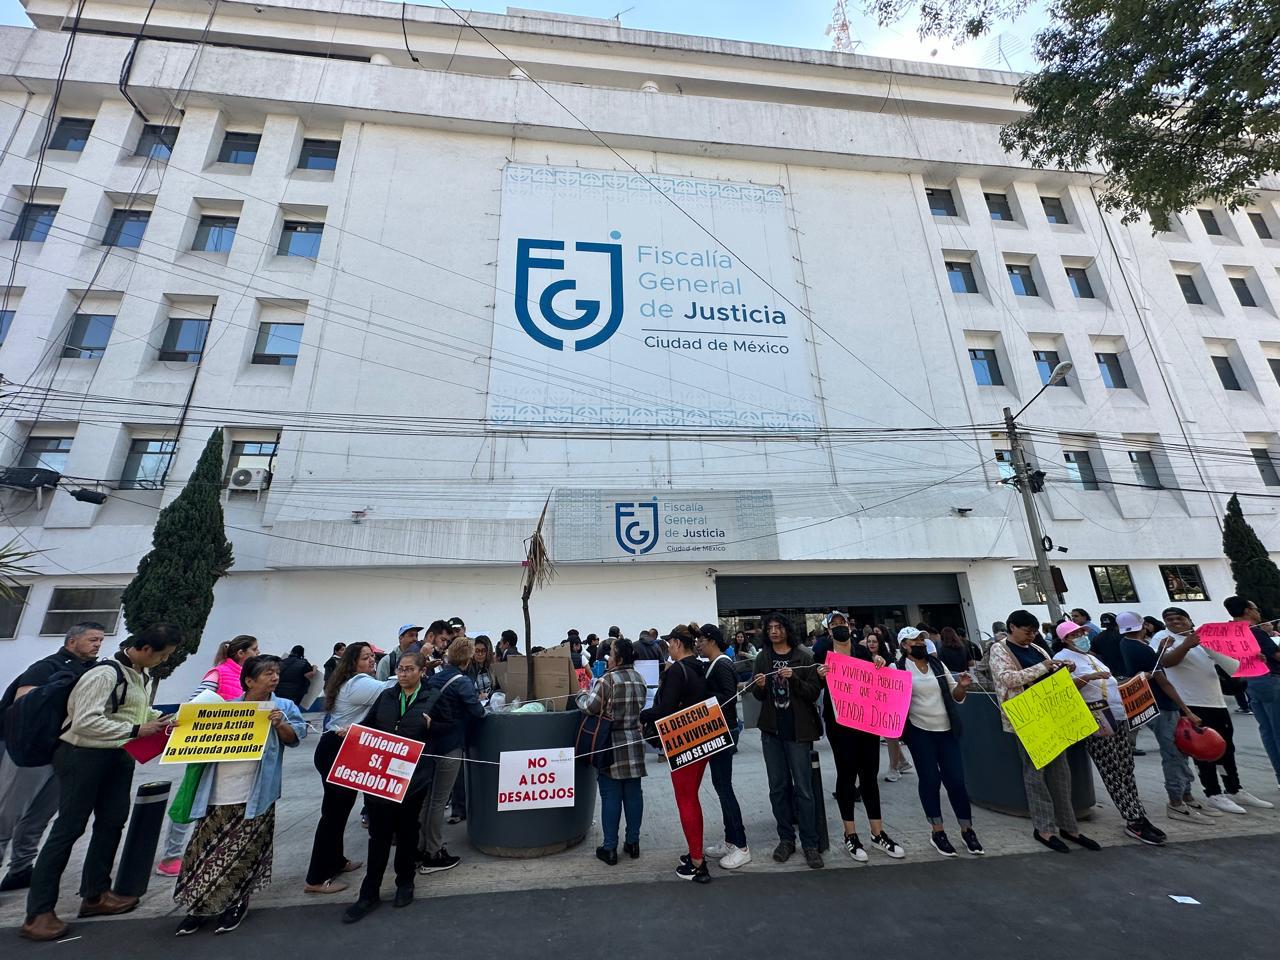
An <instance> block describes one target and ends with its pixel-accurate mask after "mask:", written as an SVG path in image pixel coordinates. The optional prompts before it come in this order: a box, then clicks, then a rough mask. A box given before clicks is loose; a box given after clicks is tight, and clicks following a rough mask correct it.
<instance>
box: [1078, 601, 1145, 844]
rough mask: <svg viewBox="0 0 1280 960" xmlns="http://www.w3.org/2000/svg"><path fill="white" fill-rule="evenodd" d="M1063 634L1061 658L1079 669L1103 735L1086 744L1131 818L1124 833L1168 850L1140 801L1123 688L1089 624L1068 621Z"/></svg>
mask: <svg viewBox="0 0 1280 960" xmlns="http://www.w3.org/2000/svg"><path fill="white" fill-rule="evenodd" d="M1057 633H1058V649H1057V650H1056V651H1055V656H1056V657H1057V659H1059V660H1063V661H1067V662H1069V663H1074V664H1075V665H1076V669H1075V672H1074V673H1073V674H1072V679H1073V680H1075V684H1076V687H1077V688H1079V690H1080V695H1081V696H1082V697H1084V701H1085V703H1086V704H1088V706H1089V709H1090V710H1092V711H1093V715H1094V717H1095V718H1096V719H1097V720H1098V732H1097V733H1095V734H1093V735H1092V736H1090V737H1086V738H1085V741H1084V745H1085V747H1086V748H1087V749H1088V751H1089V756H1090V758H1092V760H1093V765H1094V766H1095V767H1097V768H1098V774H1099V775H1100V776H1101V777H1102V783H1103V785H1104V786H1106V788H1107V793H1109V794H1110V795H1111V800H1112V802H1114V803H1115V805H1116V810H1117V811H1119V813H1120V815H1121V816H1122V817H1124V819H1125V824H1126V826H1125V828H1124V832H1125V833H1127V834H1128V835H1129V836H1131V837H1133V839H1135V840H1141V841H1142V842H1143V843H1147V844H1150V845H1151V846H1153V847H1160V846H1163V845H1164V841H1165V835H1164V832H1163V831H1161V830H1157V829H1156V828H1155V827H1154V826H1152V825H1151V821H1150V820H1148V819H1147V811H1146V809H1145V808H1144V807H1143V806H1142V798H1141V797H1139V796H1138V785H1137V784H1136V783H1135V782H1134V780H1133V747H1132V745H1131V744H1130V743H1129V721H1128V718H1127V717H1126V716H1125V710H1124V701H1123V699H1121V697H1120V684H1119V683H1118V682H1117V681H1116V679H1115V678H1114V677H1113V676H1112V675H1111V671H1110V670H1108V669H1107V665H1106V664H1105V663H1103V662H1102V661H1101V660H1099V659H1098V658H1097V657H1095V656H1094V655H1093V654H1092V653H1090V652H1089V651H1090V648H1091V647H1092V645H1093V639H1092V638H1091V637H1090V636H1089V631H1088V629H1087V628H1086V627H1085V626H1084V625H1082V624H1076V623H1073V622H1072V621H1070V620H1064V621H1062V623H1060V624H1058V627H1057Z"/></svg>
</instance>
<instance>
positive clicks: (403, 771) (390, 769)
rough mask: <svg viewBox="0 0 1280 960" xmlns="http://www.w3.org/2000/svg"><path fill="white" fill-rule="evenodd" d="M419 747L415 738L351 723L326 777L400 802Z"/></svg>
mask: <svg viewBox="0 0 1280 960" xmlns="http://www.w3.org/2000/svg"><path fill="white" fill-rule="evenodd" d="M422 747H423V744H422V743H420V742H419V741H417V740H410V739H408V738H407V737H398V736H396V735H395V734H394V733H383V732H382V731H381V730H374V729H373V728H371V727H362V726H360V724H358V723H357V724H353V725H352V727H351V729H350V730H348V731H347V737H346V739H345V740H343V741H342V747H341V749H339V750H338V755H337V756H336V757H334V759H333V766H332V767H330V768H329V775H328V776H327V777H325V780H327V781H328V782H329V783H332V784H334V785H336V786H339V787H349V788H350V789H352V790H359V791H360V792H361V793H367V794H369V795H370V796H373V797H381V798H382V799H384V800H391V801H393V802H395V803H400V802H402V801H403V800H404V797H405V794H406V793H407V792H408V790H409V780H410V779H411V778H412V777H413V771H414V769H415V768H416V767H417V766H418V759H419V758H420V757H421V756H422Z"/></svg>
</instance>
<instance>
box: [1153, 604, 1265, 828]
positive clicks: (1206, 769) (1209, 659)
mask: <svg viewBox="0 0 1280 960" xmlns="http://www.w3.org/2000/svg"><path fill="white" fill-rule="evenodd" d="M1161 616H1162V617H1163V619H1164V625H1165V629H1164V630H1161V631H1160V632H1159V633H1157V634H1156V635H1155V636H1153V637H1152V638H1151V639H1150V640H1149V641H1148V643H1149V644H1150V645H1151V648H1152V649H1153V650H1155V651H1157V653H1158V654H1159V656H1160V666H1162V667H1164V669H1165V673H1166V675H1167V676H1168V678H1169V681H1170V682H1171V683H1172V684H1173V686H1174V688H1175V689H1176V690H1177V691H1178V695H1179V696H1180V697H1182V700H1183V702H1184V703H1185V704H1186V705H1187V706H1189V707H1190V708H1191V709H1192V710H1194V711H1195V713H1196V716H1198V717H1199V718H1200V719H1201V720H1202V721H1203V722H1204V725H1205V726H1207V727H1209V728H1210V729H1213V730H1216V731H1218V733H1219V734H1221V735H1222V739H1223V740H1225V741H1226V742H1227V749H1226V752H1225V753H1223V755H1222V756H1221V757H1220V758H1219V759H1218V760H1217V761H1215V762H1214V763H1205V762H1203V761H1201V760H1197V761H1196V770H1197V771H1198V772H1199V774H1200V785H1201V786H1202V787H1204V793H1205V797H1206V802H1207V803H1208V805H1209V808H1210V809H1211V810H1217V811H1219V812H1221V813H1245V812H1246V811H1245V807H1246V806H1248V807H1258V808H1266V807H1270V806H1271V804H1270V803H1269V802H1268V801H1266V800H1260V799H1259V798H1257V797H1255V796H1254V795H1253V794H1251V793H1249V792H1248V791H1247V790H1243V789H1241V787H1240V773H1239V771H1238V770H1237V769H1236V748H1235V742H1234V737H1233V728H1232V725H1231V713H1230V711H1229V710H1227V703H1226V701H1225V700H1224V699H1223V697H1222V688H1221V686H1219V683H1218V674H1217V671H1216V670H1214V666H1215V665H1217V666H1218V667H1221V668H1222V670H1223V671H1224V672H1225V673H1226V674H1227V675H1228V676H1230V675H1231V674H1233V673H1235V672H1236V670H1238V669H1239V668H1240V661H1238V660H1235V659H1232V658H1231V657H1228V656H1225V655H1223V654H1221V653H1218V652H1217V651H1216V650H1210V649H1209V648H1208V647H1204V646H1201V645H1200V634H1198V633H1197V632H1196V628H1195V623H1194V622H1192V620H1191V616H1190V615H1189V614H1188V613H1187V611H1185V610H1183V609H1182V608H1181V607H1169V608H1168V609H1167V610H1165V611H1164V613H1162V614H1161ZM1218 767H1222V772H1223V778H1222V783H1221V784H1219V782H1218ZM1224 788H1225V792H1224Z"/></svg>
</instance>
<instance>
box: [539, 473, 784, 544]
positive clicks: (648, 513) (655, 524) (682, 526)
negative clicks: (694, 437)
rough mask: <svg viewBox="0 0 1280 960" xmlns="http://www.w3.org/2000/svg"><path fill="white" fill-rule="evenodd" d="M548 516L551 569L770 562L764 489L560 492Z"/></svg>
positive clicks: (771, 523)
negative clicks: (559, 565)
mask: <svg viewBox="0 0 1280 960" xmlns="http://www.w3.org/2000/svg"><path fill="white" fill-rule="evenodd" d="M551 509H552V512H551V531H552V532H551V556H552V558H553V559H555V560H556V561H557V562H560V561H574V560H582V561H588V560H595V561H610V560H776V559H778V526H777V521H776V519H775V517H774V511H773V494H772V493H771V492H770V491H768V490H662V491H654V490H598V489H597V490H587V489H583V490H574V489H567V488H561V489H557V490H556V491H555V495H554V497H553V498H552V501H551Z"/></svg>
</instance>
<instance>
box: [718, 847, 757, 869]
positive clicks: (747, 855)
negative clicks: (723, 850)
mask: <svg viewBox="0 0 1280 960" xmlns="http://www.w3.org/2000/svg"><path fill="white" fill-rule="evenodd" d="M725 846H726V847H728V848H729V852H728V853H727V854H726V855H725V856H724V858H723V859H721V861H720V867H721V869H724V870H737V869H738V868H739V867H745V866H746V865H747V864H748V863H750V862H751V848H750V847H735V846H734V845H733V844H732V843H727V844H725Z"/></svg>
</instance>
